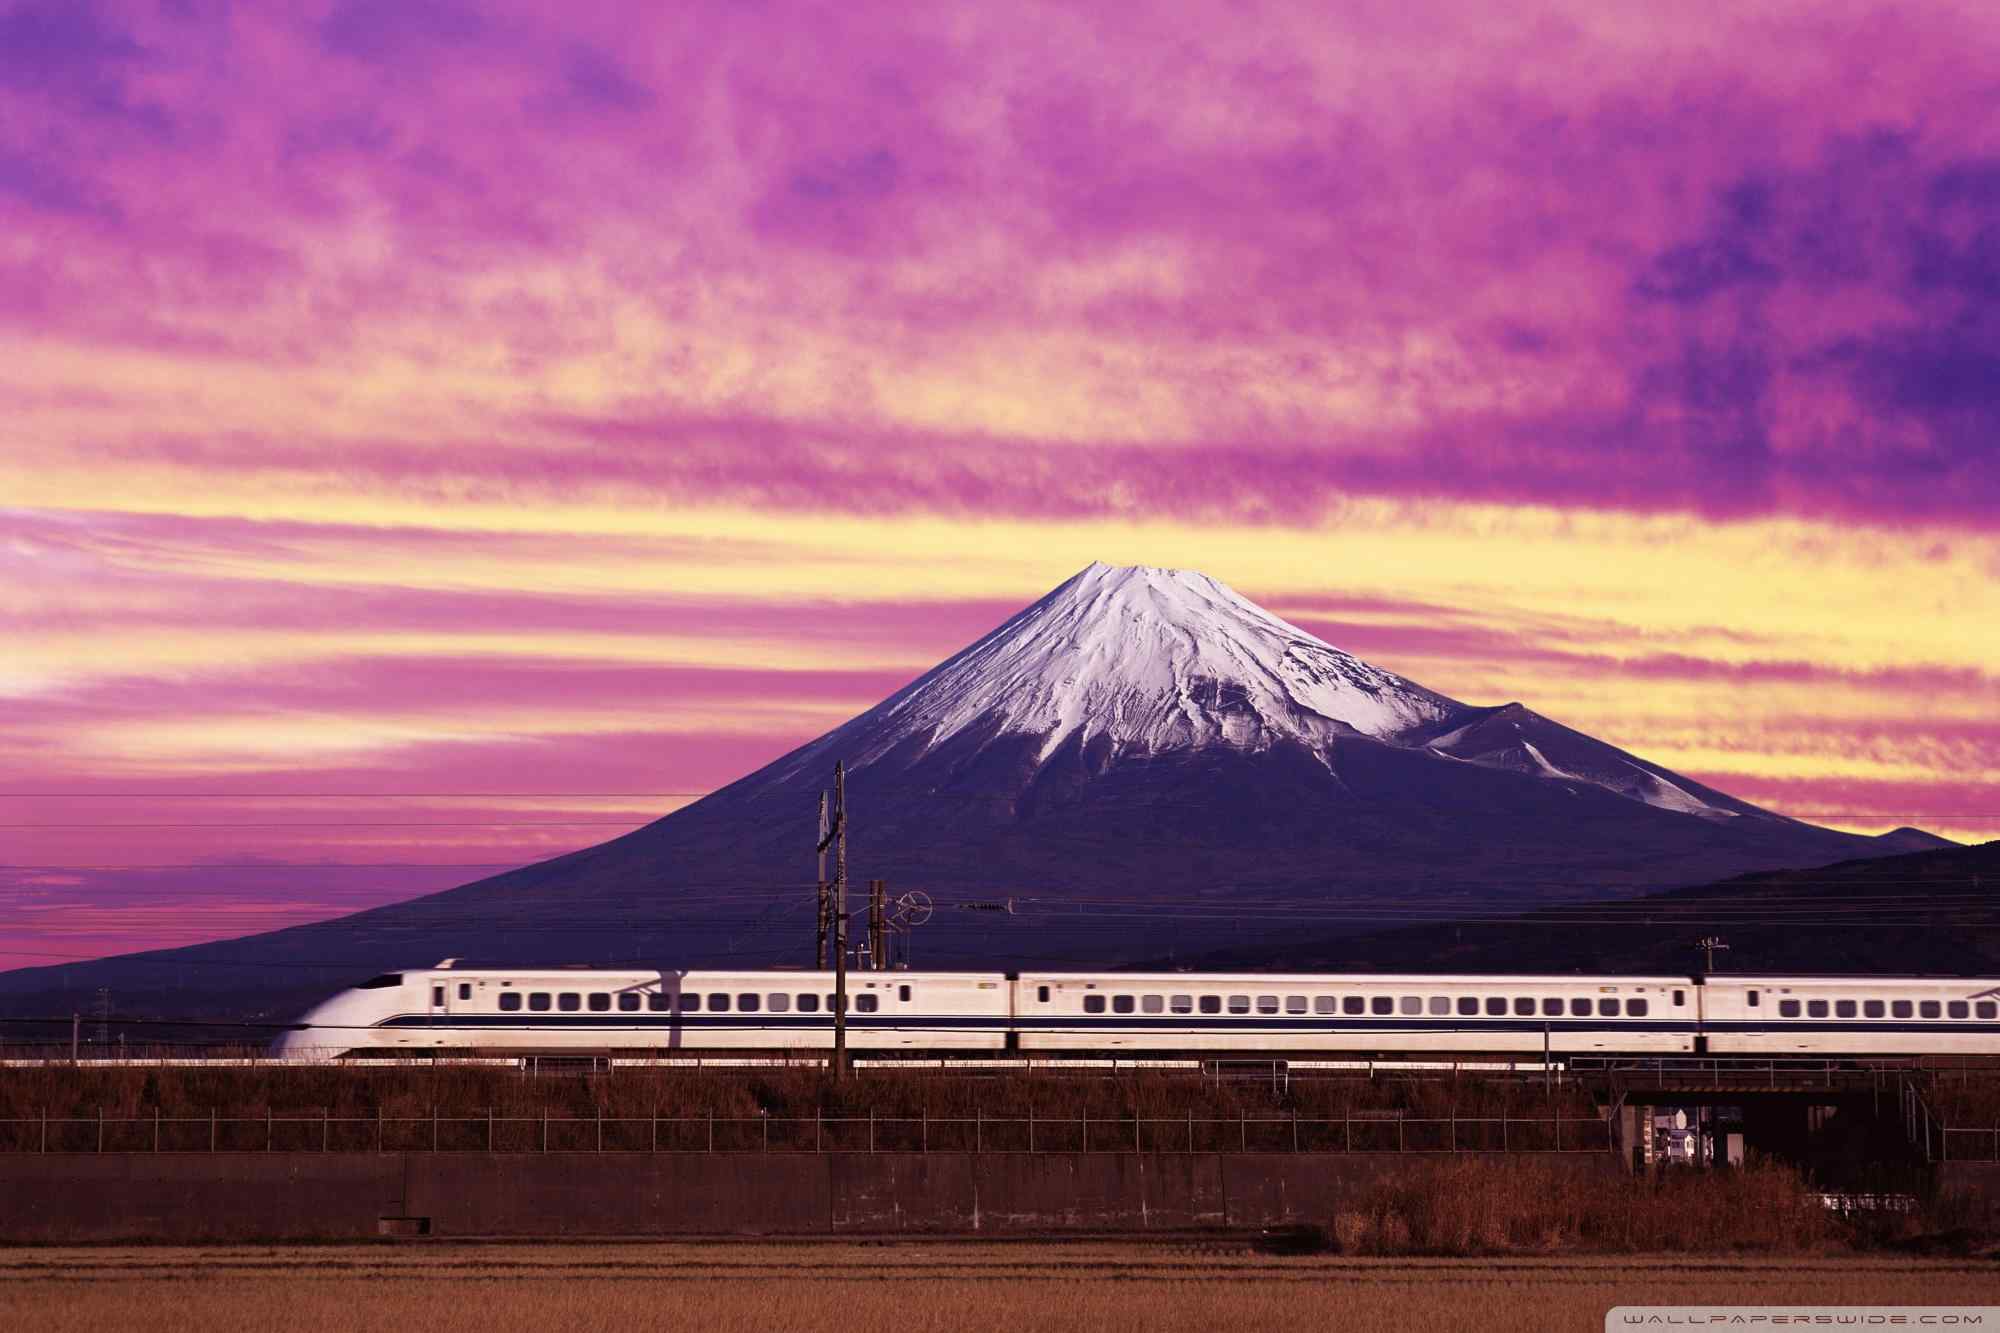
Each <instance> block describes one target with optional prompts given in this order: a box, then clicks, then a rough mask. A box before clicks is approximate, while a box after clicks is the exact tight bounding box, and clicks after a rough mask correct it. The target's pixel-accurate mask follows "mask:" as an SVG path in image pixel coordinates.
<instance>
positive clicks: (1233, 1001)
mask: <svg viewBox="0 0 2000 1333" xmlns="http://www.w3.org/2000/svg"><path fill="white" fill-rule="evenodd" d="M1229 1012H1230V1013H1232V1014H1247V1013H1249V1012H1250V997H1249V996H1248V995H1232V996H1230V997H1229Z"/></svg>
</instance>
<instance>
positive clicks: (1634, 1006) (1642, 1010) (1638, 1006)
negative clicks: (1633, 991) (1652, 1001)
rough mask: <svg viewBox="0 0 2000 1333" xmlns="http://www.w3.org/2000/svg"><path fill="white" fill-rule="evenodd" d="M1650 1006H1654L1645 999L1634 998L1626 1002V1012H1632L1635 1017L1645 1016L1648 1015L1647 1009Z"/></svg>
mask: <svg viewBox="0 0 2000 1333" xmlns="http://www.w3.org/2000/svg"><path fill="white" fill-rule="evenodd" d="M1650 1008H1652V1006H1651V1005H1649V1004H1647V1003H1646V1002H1645V1001H1644V1000H1638V999H1633V1000H1627V1001H1626V1002H1625V1012H1626V1013H1627V1014H1630V1015H1631V1016H1632V1017H1633V1018H1644V1017H1645V1016H1646V1011H1647V1010H1648V1009H1650Z"/></svg>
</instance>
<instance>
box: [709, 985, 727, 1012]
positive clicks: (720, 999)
mask: <svg viewBox="0 0 2000 1333" xmlns="http://www.w3.org/2000/svg"><path fill="white" fill-rule="evenodd" d="M708 1011H709V1012H710V1013H712V1014H724V1013H728V1012H729V997H728V996H727V995H725V994H722V993H721V992H718V991H710V992H709V996H708Z"/></svg>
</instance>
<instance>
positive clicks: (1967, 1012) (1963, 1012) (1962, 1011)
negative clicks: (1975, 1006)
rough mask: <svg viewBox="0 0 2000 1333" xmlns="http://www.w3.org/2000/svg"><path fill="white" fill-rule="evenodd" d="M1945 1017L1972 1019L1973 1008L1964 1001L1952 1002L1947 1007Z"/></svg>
mask: <svg viewBox="0 0 2000 1333" xmlns="http://www.w3.org/2000/svg"><path fill="white" fill-rule="evenodd" d="M1944 1016H1945V1017H1946V1018H1970V1017H1972V1006H1971V1005H1969V1004H1967V1003H1966V1002H1965V1001H1964V1000H1952V1001H1951V1002H1949V1003H1948V1004H1946V1005H1945V1007H1944Z"/></svg>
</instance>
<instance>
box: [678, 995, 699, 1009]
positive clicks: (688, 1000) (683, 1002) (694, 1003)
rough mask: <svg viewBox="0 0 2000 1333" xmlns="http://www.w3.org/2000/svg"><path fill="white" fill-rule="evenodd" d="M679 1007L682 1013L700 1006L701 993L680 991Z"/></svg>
mask: <svg viewBox="0 0 2000 1333" xmlns="http://www.w3.org/2000/svg"><path fill="white" fill-rule="evenodd" d="M680 1008H681V1012H682V1013H684V1014H686V1013H692V1012H693V1011H694V1010H696V1009H699V1008H701V993H700V992H699V991H691V990H684V991H682V992H681V995H680Z"/></svg>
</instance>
